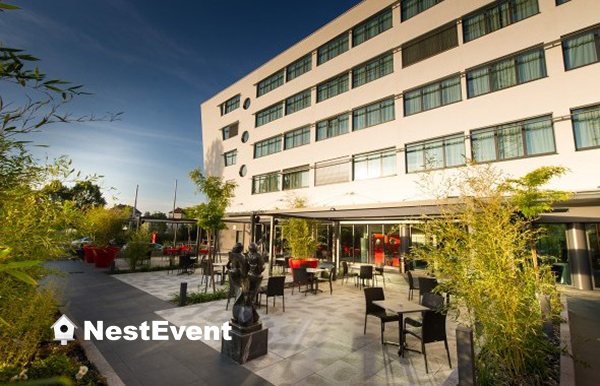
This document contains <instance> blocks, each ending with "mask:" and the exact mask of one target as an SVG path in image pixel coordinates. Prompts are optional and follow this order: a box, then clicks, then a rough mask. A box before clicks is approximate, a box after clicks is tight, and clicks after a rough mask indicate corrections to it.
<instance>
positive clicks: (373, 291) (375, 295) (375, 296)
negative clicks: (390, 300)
mask: <svg viewBox="0 0 600 386" xmlns="http://www.w3.org/2000/svg"><path fill="white" fill-rule="evenodd" d="M364 291H365V302H366V309H365V329H364V334H366V333H367V317H368V316H374V317H376V318H379V321H380V323H381V343H384V339H383V336H384V334H385V324H386V323H389V322H398V321H399V320H400V316H399V315H397V314H388V313H387V311H386V310H385V309H383V308H381V307H379V306H378V305H376V304H373V302H374V301H376V300H385V295H384V293H383V288H381V287H371V288H365V289H364Z"/></svg>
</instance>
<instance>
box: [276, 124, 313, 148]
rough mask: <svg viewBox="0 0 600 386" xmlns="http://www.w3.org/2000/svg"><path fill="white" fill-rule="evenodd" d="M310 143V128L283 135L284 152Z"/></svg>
mask: <svg viewBox="0 0 600 386" xmlns="http://www.w3.org/2000/svg"><path fill="white" fill-rule="evenodd" d="M309 143H310V126H306V127H302V128H300V129H296V130H293V131H288V132H287V133H285V135H284V144H283V148H284V150H289V149H293V148H295V147H298V146H302V145H308V144H309Z"/></svg>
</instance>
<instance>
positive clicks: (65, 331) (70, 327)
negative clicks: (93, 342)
mask: <svg viewBox="0 0 600 386" xmlns="http://www.w3.org/2000/svg"><path fill="white" fill-rule="evenodd" d="M50 328H52V329H54V340H60V344H61V345H63V346H65V345H66V344H67V341H68V340H75V338H74V337H73V336H74V335H75V329H76V328H77V326H76V325H75V323H73V322H71V319H69V318H67V317H66V316H65V315H63V316H61V317H60V318H58V320H57V321H56V322H54V324H53V325H52V326H51V327H50Z"/></svg>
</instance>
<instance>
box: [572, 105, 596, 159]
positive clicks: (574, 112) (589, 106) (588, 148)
mask: <svg viewBox="0 0 600 386" xmlns="http://www.w3.org/2000/svg"><path fill="white" fill-rule="evenodd" d="M593 108H596V109H595V110H598V111H599V112H600V103H592V104H588V105H585V106H579V107H573V108H572V109H571V110H570V112H571V131H572V132H573V142H574V144H575V151H586V150H594V149H600V145H595V146H586V147H577V136H576V134H575V121H574V117H575V115H577V113H576V111H577V110H589V109H593ZM592 111H593V110H592ZM582 113H585V111H584V112H582Z"/></svg>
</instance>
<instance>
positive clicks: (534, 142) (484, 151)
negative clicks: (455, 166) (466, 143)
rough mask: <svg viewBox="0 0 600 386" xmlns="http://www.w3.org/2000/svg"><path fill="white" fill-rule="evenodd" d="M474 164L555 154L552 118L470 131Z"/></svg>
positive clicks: (549, 116) (541, 118)
mask: <svg viewBox="0 0 600 386" xmlns="http://www.w3.org/2000/svg"><path fill="white" fill-rule="evenodd" d="M471 147H472V149H473V160H474V161H475V162H490V161H501V160H506V159H513V158H521V157H530V156H534V155H540V154H549V153H554V152H555V146H554V126H553V124H552V116H551V115H547V116H544V117H540V118H534V119H528V120H525V121H520V122H514V123H509V124H506V125H500V126H496V127H490V128H486V129H481V130H474V131H472V132H471Z"/></svg>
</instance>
